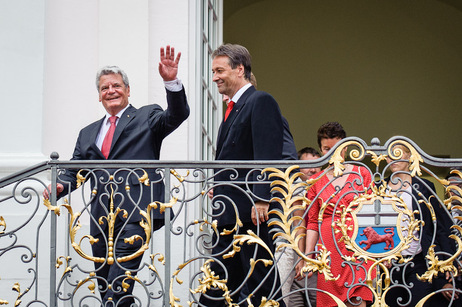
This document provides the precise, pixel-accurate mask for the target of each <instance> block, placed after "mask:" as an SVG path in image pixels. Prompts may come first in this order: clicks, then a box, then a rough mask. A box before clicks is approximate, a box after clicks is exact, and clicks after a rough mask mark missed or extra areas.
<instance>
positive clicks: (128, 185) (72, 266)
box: [0, 137, 462, 306]
mask: <svg viewBox="0 0 462 307" xmlns="http://www.w3.org/2000/svg"><path fill="white" fill-rule="evenodd" d="M345 148H347V150H348V155H347V156H348V157H347V158H346V161H344V159H343V156H342V152H343V150H344V149H345ZM405 152H409V153H410V155H409V158H408V159H403V157H404V155H405ZM51 158H52V159H51V160H50V161H47V162H43V163H41V164H38V165H36V166H33V167H31V168H28V169H26V170H23V171H21V172H19V173H16V174H13V175H10V176H8V177H5V178H3V179H0V305H14V306H19V305H21V306H100V305H101V304H105V305H106V306H113V305H114V306H115V305H116V304H123V302H124V300H125V299H127V298H130V299H132V300H133V301H134V302H135V304H137V305H138V306H188V305H190V304H192V305H195V304H198V302H199V299H200V296H201V295H207V294H208V293H209V291H211V290H213V289H221V290H222V292H223V295H222V297H219V298H217V299H216V300H218V301H221V302H222V305H223V306H225V305H230V306H237V305H241V304H243V303H245V302H250V298H251V297H252V295H253V293H254V291H255V289H251V288H250V287H248V286H246V285H245V283H246V281H247V280H248V279H249V277H251V275H252V274H253V272H252V271H249V272H248V273H247V276H245V277H244V278H243V280H244V281H243V283H244V284H243V285H242V287H239V289H229V288H228V287H227V273H228V270H229V269H232V268H226V267H224V268H225V270H224V271H225V276H217V275H215V274H214V272H213V271H211V269H210V264H211V263H212V262H215V263H218V264H221V263H222V261H223V258H222V255H214V254H212V253H211V250H212V247H213V245H214V244H216V241H215V240H212V237H213V234H215V235H216V237H218V238H220V237H221V236H226V235H231V236H234V237H233V239H234V242H233V245H232V246H230V247H229V250H228V252H227V257H234V256H236V254H237V253H239V252H240V247H241V246H242V245H243V244H249V245H253V246H255V248H263V249H267V250H268V252H269V254H270V255H271V259H252V261H255V262H256V263H258V262H260V263H264V264H265V265H272V264H273V263H274V267H275V268H278V267H279V265H280V264H281V263H282V261H286V260H283V258H284V256H281V253H280V252H283V251H284V250H286V251H287V250H290V251H291V253H292V254H293V255H295V256H294V258H293V259H295V260H294V261H292V262H289V265H290V270H289V271H295V270H296V266H297V267H298V269H301V270H302V271H303V272H305V273H306V274H308V273H310V272H314V273H316V274H317V275H318V280H319V279H323V280H333V281H335V280H337V279H338V278H339V274H338V273H339V272H338V271H337V270H336V269H335V268H336V267H338V266H339V265H341V267H342V268H343V269H342V270H343V271H342V274H346V275H347V276H349V275H348V274H353V276H355V277H353V278H352V279H351V280H350V281H349V282H345V283H344V284H342V286H343V287H344V288H345V292H346V293H349V292H348V291H350V292H352V291H355V289H358V288H361V287H362V288H365V289H367V290H366V291H367V292H368V297H370V300H369V304H373V306H387V304H389V300H388V299H387V295H389V294H390V293H392V292H393V291H395V290H397V289H399V290H402V292H403V291H404V293H405V294H404V296H403V297H402V298H401V301H400V302H401V303H402V304H403V306H404V305H406V303H408V302H410V301H411V298H412V296H413V293H414V291H413V285H412V284H409V283H408V282H407V281H406V279H405V278H401V279H399V278H395V277H394V276H395V275H398V276H401V277H403V276H404V273H403V272H405V271H406V270H407V268H408V267H409V266H412V265H413V264H412V263H413V260H414V258H415V257H416V253H417V252H414V253H413V252H411V251H412V248H413V247H412V246H413V245H414V242H419V238H422V239H423V237H424V235H423V233H424V232H425V231H426V230H428V229H429V228H428V227H430V226H432V229H433V230H432V231H433V232H432V237H431V238H430V241H429V242H428V244H429V246H430V248H429V249H428V251H427V250H426V251H425V255H424V257H425V261H426V272H425V274H421V275H419V278H420V279H421V280H422V281H424V282H428V283H435V280H441V279H444V280H445V281H447V282H446V283H447V284H448V285H446V287H447V288H445V290H449V292H448V293H450V294H451V295H452V300H447V301H446V299H445V298H442V299H443V301H442V302H444V304H454V303H455V302H454V297H455V294H459V295H460V294H461V293H460V292H461V291H460V290H459V289H458V288H457V287H458V285H457V283H456V282H457V280H458V278H457V276H458V275H459V268H460V267H461V266H460V263H459V258H460V253H461V251H462V247H461V245H462V244H461V243H462V242H461V241H460V239H459V237H460V234H461V232H462V228H460V227H459V226H458V225H459V223H460V219H462V218H461V217H460V216H461V215H460V214H459V213H460V212H462V211H461V210H462V207H461V206H460V205H461V203H462V199H461V196H460V195H461V193H462V191H461V189H460V187H459V183H461V182H462V178H461V177H462V173H461V172H460V171H458V170H457V169H458V168H461V169H462V159H442V158H435V157H432V156H429V155H428V154H426V153H425V152H423V151H422V150H421V149H420V148H419V147H418V146H417V145H416V144H415V143H414V142H413V141H411V140H410V139H407V138H405V137H394V138H391V139H390V140H388V141H387V142H386V143H385V144H384V145H380V144H379V141H378V140H377V139H374V140H373V141H372V144H371V145H368V144H367V143H366V142H364V141H363V140H361V139H359V138H355V137H350V138H346V139H344V140H342V142H340V143H338V144H337V145H336V146H335V148H333V149H332V150H331V151H330V153H329V154H328V155H326V156H323V157H322V158H320V159H317V160H310V161H220V162H197V161H175V162H172V161H59V160H58V156H57V154H52V157H51ZM387 158H388V160H387ZM400 162H405V163H407V165H408V166H409V168H408V170H406V171H400V172H401V173H405V174H407V175H409V176H410V178H413V180H412V183H411V184H407V183H406V182H403V181H401V180H400V179H399V178H398V177H399V176H397V173H399V172H397V173H394V174H392V173H391V171H390V170H391V169H392V168H393V167H392V165H394V164H396V163H400ZM298 167H306V168H312V167H323V171H322V173H321V175H320V176H319V177H317V178H313V179H310V180H308V181H306V182H303V181H301V180H300V178H299V177H300V173H299V172H298ZM451 170H452V173H451V176H452V177H453V178H452V179H454V178H455V179H456V180H455V181H449V180H447V179H446V174H447V173H449V172H450V171H451ZM68 172H71V173H73V174H74V173H75V175H76V177H75V178H76V184H77V187H76V190H75V191H74V192H73V193H72V194H68V195H65V196H64V197H61V198H60V199H58V200H57V195H56V193H55V191H54V190H53V191H52V193H51V197H50V199H49V200H46V199H44V198H43V196H42V193H43V190H44V189H46V188H47V187H48V185H49V184H50V182H51V184H52V186H55V184H56V183H57V182H59V181H60V178H63V175H64V174H65V173H67V174H68ZM216 172H229V176H228V178H229V180H227V181H222V182H218V181H217V180H215V176H214V174H215V173H216ZM243 172H245V174H246V176H245V177H242V176H241V175H242V173H243ZM253 174H258V175H259V176H257V177H254V176H252V175H253ZM329 174H332V176H333V177H329ZM349 174H352V175H353V177H348V178H354V179H351V180H346V181H345V182H344V183H342V184H341V186H340V185H337V184H335V182H336V180H337V181H339V178H340V177H341V176H342V175H344V176H346V175H349ZM390 176H391V177H390ZM394 176H396V178H395V177H394ZM424 177H425V178H426V179H429V180H431V182H432V183H433V184H434V185H435V187H436V192H433V191H432V190H431V189H430V185H429V184H428V182H427V181H425V180H423V179H422V178H424ZM251 178H257V179H256V181H252V180H254V179H251ZM321 178H327V179H326V180H325V182H326V184H325V185H324V186H323V188H322V189H319V186H318V185H319V184H317V182H318V181H319V182H321V181H322V180H324V179H321ZM329 178H330V179H329ZM367 178H370V179H367ZM387 178H390V179H389V180H388V179H387ZM394 178H395V179H394ZM459 179H460V180H459ZM368 180H369V181H368ZM459 181H460V182H459ZM61 182H62V181H61ZM269 182H271V184H272V188H273V192H274V193H273V198H272V204H274V206H273V205H272V206H271V210H272V211H271V212H270V213H271V214H270V217H271V219H270V220H269V221H268V225H269V226H270V228H272V236H273V239H274V240H275V243H276V244H277V246H278V249H279V250H278V252H277V253H274V252H273V249H272V248H270V247H269V246H265V244H264V243H263V242H262V241H261V240H259V235H258V229H259V228H258V227H257V233H240V232H239V228H240V226H241V225H240V223H239V218H240V217H239V212H237V211H235V212H229V211H226V210H225V209H224V208H225V207H223V200H220V197H219V195H214V200H213V201H212V199H211V198H210V197H209V195H208V193H209V192H210V191H213V189H214V188H216V187H217V186H223V185H227V186H229V187H232V188H234V189H239V190H240V191H241V192H242V194H243V195H246V197H248V199H250V200H252V201H256V200H262V199H259V198H258V197H257V196H256V195H253V194H252V192H251V186H252V185H255V184H261V185H265V184H268V183H269ZM63 183H64V185H66V184H67V183H66V182H63ZM392 183H394V184H392ZM68 185H69V186H68V187H70V186H71V183H69V184H68ZM392 185H393V186H394V187H395V188H394V189H392V188H390V187H391V186H392ZM328 186H332V187H333V190H332V192H331V193H330V195H329V197H325V195H326V194H323V193H326V190H327V187H328ZM68 187H66V188H68ZM159 187H161V188H162V189H163V191H162V192H163V194H165V200H164V201H159V200H158V199H155V195H158V194H159V191H158V189H159ZM345 187H347V188H348V193H346V194H348V195H349V196H347V197H348V199H349V200H348V201H347V202H343V201H342V200H339V198H338V197H337V196H339V195H340V196H341V195H342V193H343V192H341V191H342V189H344V188H345ZM423 187H425V189H426V190H428V191H429V193H430V194H428V195H423V194H422V193H420V194H418V193H417V194H416V195H418V196H413V191H416V192H419V191H420V190H422V188H423ZM310 189H312V190H311V194H310V193H308V196H307V193H306V192H307V191H310ZM315 189H316V191H315V192H313V191H314V190H315ZM160 194H162V193H160ZM405 195H408V196H405ZM345 197H346V196H345ZM343 198H344V196H341V197H340V199H343ZM406 198H409V199H413V200H414V201H416V202H417V203H418V206H417V207H416V208H410V207H409V205H407V204H406V201H405V200H406ZM146 199H148V201H146ZM229 201H231V202H233V200H232V199H230V200H229ZM265 201H269V200H268V199H266V200H265ZM127 204H129V205H127ZM316 204H318V209H319V213H317V215H316V216H315V218H317V219H318V221H319V223H318V226H317V228H316V231H318V233H319V241H318V244H317V248H316V249H315V250H313V251H312V252H310V253H308V254H305V251H303V250H301V249H300V247H299V241H300V240H305V234H306V228H305V225H306V224H305V222H302V221H306V220H308V215H309V212H310V210H314V209H313V208H314V206H315V205H316ZM94 206H100V209H101V210H102V211H103V212H104V215H103V217H101V216H96V217H95V216H92V212H93V211H92V207H94ZM435 206H438V210H436V211H435V209H434V208H435ZM432 208H433V209H432ZM427 209H428V210H429V212H430V213H431V216H430V222H427V221H424V219H423V215H424V212H423V211H424V210H427ZM101 210H100V212H101ZM329 210H331V211H332V212H333V213H332V217H331V220H330V223H329V230H328V231H327V232H326V229H324V227H323V223H322V221H323V214H324V213H325V212H328V211H329ZM311 212H313V211H311ZM316 212H318V211H316ZM158 213H163V214H164V215H163V216H164V221H165V226H164V227H162V228H160V229H158V230H156V228H157V226H156V224H155V222H154V220H153V219H152V216H154V215H156V214H158ZM225 214H232V215H235V216H236V217H237V219H236V223H235V225H233V228H234V229H228V230H230V232H229V233H227V232H225V231H223V232H219V231H218V230H217V229H218V228H217V224H216V222H215V221H216V219H217V218H218V216H219V215H225ZM135 217H137V218H135ZM444 219H446V220H449V221H451V225H453V224H454V226H452V228H451V229H450V230H449V231H451V233H449V234H448V235H447V237H446V239H447V242H450V243H449V245H452V246H453V249H452V250H451V252H448V250H450V249H448V248H446V247H447V246H444V248H443V249H438V244H439V242H438V240H439V239H438V237H439V236H440V235H441V233H438V231H439V229H440V228H439V226H440V223H442V221H443V220H444ZM133 220H136V224H137V225H139V226H140V229H141V230H142V231H141V235H139V234H138V235H131V236H128V237H124V232H123V230H124V227H126V225H127V223H128V222H130V221H133ZM451 225H450V226H451ZM231 230H234V232H231ZM371 233H372V235H371ZM95 234H97V235H95ZM374 234H375V235H378V236H379V237H380V238H381V239H380V240H379V241H380V242H379V241H377V240H375V238H376V237H374ZM387 235H388V236H387ZM329 238H330V239H329ZM332 238H335V240H332ZM97 240H99V241H97ZM329 240H331V241H333V242H330V243H329V242H328V241H329ZM374 240H375V241H374ZM120 242H124V243H120ZM421 243H422V246H423V245H424V244H423V242H421ZM94 244H104V245H105V249H106V252H105V253H104V254H103V255H95V254H94V253H93V252H92V246H93V245H94ZM118 244H127V245H131V246H133V248H132V252H131V253H129V254H123V255H122V254H120V246H119V245H118ZM118 246H119V247H118ZM329 246H330V248H329ZM332 246H333V248H332ZM118 248H119V249H118ZM333 253H336V254H338V255H339V257H340V258H339V259H341V260H340V262H341V263H335V264H334V263H332V259H334V256H333ZM137 257H142V260H141V264H140V265H139V267H138V268H135V269H133V268H129V267H126V265H127V263H129V262H130V261H131V260H133V259H135V258H137ZM298 262H301V264H299V265H297V263H298ZM95 263H96V264H98V265H97V266H96V267H95ZM99 265H108V266H111V265H112V266H120V267H121V268H122V270H123V271H124V272H125V273H124V274H123V275H122V276H119V278H116V280H117V282H113V283H112V282H108V281H107V280H104V279H102V278H101V277H100V272H99V270H100V267H99ZM253 265H257V264H255V263H253V264H252V267H253ZM347 272H348V273H347ZM268 274H269V275H268V276H267V278H270V279H271V280H274V288H273V291H271V292H270V293H269V294H268V296H267V297H265V298H264V300H262V302H259V303H258V305H260V306H278V305H279V304H282V301H283V300H285V301H288V300H289V297H290V296H291V295H298V294H301V295H303V296H304V297H307V298H308V293H313V292H315V293H316V292H317V293H318V295H327V296H329V297H330V298H329V299H331V300H332V302H334V301H335V302H336V303H335V304H338V305H340V306H342V305H343V304H344V303H343V302H342V301H343V299H341V298H336V297H335V296H334V295H333V294H329V293H323V292H322V289H321V290H320V289H318V288H317V287H305V288H303V287H302V288H300V289H298V290H292V291H291V292H286V291H282V296H281V287H282V285H283V284H285V283H287V282H289V280H290V278H287V277H286V276H281V277H280V283H279V282H277V279H278V278H277V277H276V274H277V270H276V269H273V270H270V272H269V273H268ZM435 284H436V283H435ZM393 289H395V290H393ZM108 290H110V291H113V292H114V293H116V294H118V295H119V296H120V297H122V298H121V299H109V300H105V301H104V302H103V300H102V299H101V294H100V292H104V291H108ZM240 290H242V291H241V293H246V294H245V295H241V296H239V297H236V296H234V295H233V294H235V293H236V291H240ZM442 291H443V290H441V289H440V290H438V289H435V290H434V291H433V292H431V293H429V295H428V296H427V297H424V298H423V299H422V300H421V301H420V303H419V304H423V303H424V302H426V301H429V300H431V299H432V298H434V297H436V296H438V295H441V293H442ZM131 292H132V293H131ZM320 293H321V294H320ZM390 297H391V294H390ZM352 302H353V301H352ZM392 303H393V302H392Z"/></svg>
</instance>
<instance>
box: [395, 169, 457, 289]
mask: <svg viewBox="0 0 462 307" xmlns="http://www.w3.org/2000/svg"><path fill="white" fill-rule="evenodd" d="M387 181H389V180H387ZM425 184H426V185H427V186H428V187H429V188H430V189H428V188H427V187H426V186H425ZM434 191H435V185H434V184H433V183H432V182H430V181H428V180H427V179H424V178H416V177H413V178H412V196H413V199H412V209H413V210H420V212H421V214H422V216H420V217H419V216H418V215H417V216H416V218H418V219H421V220H423V221H424V223H425V225H424V226H423V230H422V234H421V239H420V244H421V246H422V254H423V255H424V256H426V255H427V253H428V249H429V248H430V246H431V245H432V240H433V235H434V233H435V227H434V225H433V221H432V216H431V212H430V210H429V209H428V208H427V206H426V205H425V204H424V203H421V204H419V203H418V201H420V200H425V201H427V202H428V201H430V203H431V205H432V207H433V210H435V215H436V237H435V241H434V242H433V244H435V252H438V251H445V252H448V253H451V254H453V253H454V252H455V244H454V240H452V239H450V238H449V236H450V235H451V230H450V227H451V226H452V220H451V218H450V217H449V216H448V214H447V213H446V211H445V210H444V208H443V207H442V206H441V205H440V204H439V202H438V201H437V199H436V198H435V196H432V195H434V194H433V193H434ZM419 194H421V195H419ZM438 258H440V259H441V258H444V257H442V256H438ZM445 283H446V280H445V278H444V277H441V278H437V279H435V280H434V284H435V286H436V287H437V288H438V289H440V288H441V287H442V286H443V285H444V284H445Z"/></svg>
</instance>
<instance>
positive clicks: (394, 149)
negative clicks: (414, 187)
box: [388, 140, 423, 177]
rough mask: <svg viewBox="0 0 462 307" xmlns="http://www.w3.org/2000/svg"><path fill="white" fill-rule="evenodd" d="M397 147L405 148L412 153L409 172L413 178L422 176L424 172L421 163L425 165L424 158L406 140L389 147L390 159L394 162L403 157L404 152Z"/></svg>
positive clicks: (395, 142) (397, 141) (393, 143)
mask: <svg viewBox="0 0 462 307" xmlns="http://www.w3.org/2000/svg"><path fill="white" fill-rule="evenodd" d="M396 145H402V146H405V147H406V148H407V149H409V151H410V152H411V156H410V158H409V164H410V165H409V170H410V171H411V176H412V177H415V175H418V176H422V170H421V168H420V163H423V159H422V156H421V155H420V154H419V152H418V151H417V150H416V149H415V148H414V146H412V145H411V144H410V143H409V142H407V141H404V140H396V141H394V142H392V143H391V144H390V145H389V146H388V157H390V159H392V160H399V159H401V158H402V157H403V154H404V152H403V150H402V149H401V148H399V146H396Z"/></svg>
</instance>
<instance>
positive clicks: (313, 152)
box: [297, 147, 321, 160]
mask: <svg viewBox="0 0 462 307" xmlns="http://www.w3.org/2000/svg"><path fill="white" fill-rule="evenodd" d="M297 154H298V160H300V158H301V157H302V156H303V155H304V154H310V155H312V156H313V157H321V155H320V154H319V152H318V151H317V150H316V149H314V148H313V147H304V148H302V149H300V150H299V151H298V152H297Z"/></svg>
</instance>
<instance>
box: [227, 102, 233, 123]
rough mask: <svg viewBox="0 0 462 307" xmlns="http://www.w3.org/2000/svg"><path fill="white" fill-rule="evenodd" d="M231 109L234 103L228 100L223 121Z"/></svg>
mask: <svg viewBox="0 0 462 307" xmlns="http://www.w3.org/2000/svg"><path fill="white" fill-rule="evenodd" d="M233 107H234V101H232V100H230V101H229V103H228V107H227V108H226V112H225V121H226V119H227V118H228V115H229V113H231V110H232V109H233Z"/></svg>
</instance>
